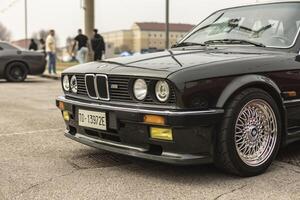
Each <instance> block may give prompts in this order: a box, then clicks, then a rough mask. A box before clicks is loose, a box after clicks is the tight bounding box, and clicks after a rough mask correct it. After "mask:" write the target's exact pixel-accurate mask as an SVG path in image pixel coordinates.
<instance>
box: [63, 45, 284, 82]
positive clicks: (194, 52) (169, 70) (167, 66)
mask: <svg viewBox="0 0 300 200" xmlns="http://www.w3.org/2000/svg"><path fill="white" fill-rule="evenodd" d="M258 49H259V48H251V47H248V48H226V47H223V48H218V49H216V48H208V47H203V48H201V49H173V50H168V51H163V52H158V53H151V54H145V55H138V56H130V57H120V58H114V59H108V60H105V61H102V62H92V63H87V64H83V65H78V66H75V67H73V68H69V69H67V70H66V71H65V73H83V72H84V73H104V74H111V75H128V76H146V77H147V76H149V77H159V78H167V77H168V76H170V75H172V74H174V73H177V72H179V71H184V70H187V69H194V68H197V69H201V70H203V71H207V69H208V68H209V67H210V66H211V65H218V64H222V63H230V62H239V63H241V62H243V61H248V60H253V61H257V60H259V59H271V58H274V57H276V56H277V55H278V54H280V53H278V52H276V51H275V52H274V51H272V52H270V51H267V50H258ZM281 54H282V53H281ZM200 73H201V72H200ZM198 77H199V74H198Z"/></svg>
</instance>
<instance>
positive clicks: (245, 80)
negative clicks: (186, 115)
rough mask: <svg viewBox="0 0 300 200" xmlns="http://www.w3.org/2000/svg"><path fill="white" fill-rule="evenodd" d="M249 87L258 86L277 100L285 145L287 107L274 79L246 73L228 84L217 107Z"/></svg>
mask: <svg viewBox="0 0 300 200" xmlns="http://www.w3.org/2000/svg"><path fill="white" fill-rule="evenodd" d="M247 88H258V89H262V90H264V91H266V92H267V93H268V94H269V95H271V96H272V97H273V99H274V100H275V102H276V104H277V106H278V108H279V110H280V114H281V120H282V122H283V123H282V125H283V126H282V144H281V145H284V144H285V142H286V136H287V135H286V133H287V116H286V109H285V107H284V104H283V99H282V97H281V90H280V89H279V87H278V86H277V84H276V83H275V82H274V81H272V80H271V79H270V78H268V77H265V76H262V75H245V76H241V77H237V78H236V79H234V80H233V81H232V82H231V83H229V84H228V85H227V87H226V88H225V89H224V90H223V92H222V94H221V95H220V97H219V99H218V101H217V104H216V107H217V108H224V107H225V106H226V104H227V103H228V102H229V101H230V100H231V99H232V98H233V97H234V96H235V95H237V94H238V93H239V92H241V91H243V90H245V89H247Z"/></svg>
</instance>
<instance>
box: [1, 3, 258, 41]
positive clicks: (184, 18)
mask: <svg viewBox="0 0 300 200" xmlns="http://www.w3.org/2000/svg"><path fill="white" fill-rule="evenodd" d="M27 1H28V25H29V27H28V32H29V36H31V35H32V33H33V32H37V31H39V30H40V29H52V28H53V29H55V30H56V32H57V34H58V35H59V38H60V40H61V41H60V43H61V44H64V40H65V38H66V37H67V36H74V35H75V34H76V30H77V29H78V28H83V10H82V9H81V8H80V3H81V0H27ZM12 2H15V3H14V4H13V6H12V7H10V8H8V6H9V5H10V4H11V3H12ZM253 2H256V0H170V4H171V13H170V22H172V23H190V24H197V23H198V22H200V21H201V20H202V19H203V18H205V17H206V16H208V15H209V14H211V13H212V12H214V11H215V10H218V9H221V8H224V7H230V6H235V5H241V4H247V3H253ZM95 3H96V8H95V9H96V10H95V13H96V21H95V24H96V27H97V28H98V29H99V30H100V31H101V32H107V31H112V30H120V29H129V28H130V27H131V25H132V24H133V23H134V22H144V21H147V22H151V21H152V22H153V21H155V22H164V20H165V15H164V13H165V0H95ZM6 8H8V9H6ZM0 22H1V23H2V24H4V25H5V26H6V27H7V28H8V29H9V30H10V31H11V33H12V38H13V40H17V39H22V38H24V37H25V34H24V32H25V31H24V0H0Z"/></svg>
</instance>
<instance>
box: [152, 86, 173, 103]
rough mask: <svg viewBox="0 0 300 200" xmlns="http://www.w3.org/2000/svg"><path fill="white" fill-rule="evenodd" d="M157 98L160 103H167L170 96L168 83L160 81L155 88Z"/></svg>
mask: <svg viewBox="0 0 300 200" xmlns="http://www.w3.org/2000/svg"><path fill="white" fill-rule="evenodd" d="M155 94H156V98H157V99H158V100H159V101H160V102H166V101H167V100H168V99H169V96H170V87H169V84H168V83H167V82H166V81H158V82H157V83H156V86H155Z"/></svg>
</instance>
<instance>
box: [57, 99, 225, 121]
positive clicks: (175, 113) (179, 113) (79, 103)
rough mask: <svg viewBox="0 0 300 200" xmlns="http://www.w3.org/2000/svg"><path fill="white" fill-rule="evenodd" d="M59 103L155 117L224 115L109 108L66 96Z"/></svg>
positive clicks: (206, 111)
mask: <svg viewBox="0 0 300 200" xmlns="http://www.w3.org/2000/svg"><path fill="white" fill-rule="evenodd" d="M57 101H62V102H65V103H69V104H72V105H77V106H82V107H88V108H97V109H103V110H110V111H124V112H131V113H143V114H154V115H165V116H184V115H189V116H193V115H215V114H223V113H224V110H223V109H211V110H199V111H180V110H175V111H171V110H150V109H142V108H128V107H121V106H109V105H103V104H95V103H84V102H80V101H74V100H70V99H67V98H66V97H65V96H59V97H57Z"/></svg>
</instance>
